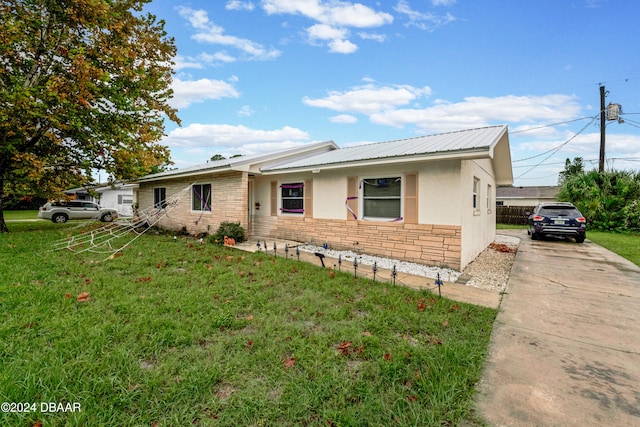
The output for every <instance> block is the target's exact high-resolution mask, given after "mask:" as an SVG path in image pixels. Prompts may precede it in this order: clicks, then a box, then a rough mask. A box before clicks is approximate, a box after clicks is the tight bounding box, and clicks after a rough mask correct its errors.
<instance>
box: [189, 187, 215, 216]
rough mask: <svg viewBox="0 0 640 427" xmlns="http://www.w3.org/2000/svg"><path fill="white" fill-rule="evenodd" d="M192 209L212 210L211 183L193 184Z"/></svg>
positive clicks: (200, 210)
mask: <svg viewBox="0 0 640 427" xmlns="http://www.w3.org/2000/svg"><path fill="white" fill-rule="evenodd" d="M191 210H192V211H199V212H211V184H193V185H192V186H191Z"/></svg>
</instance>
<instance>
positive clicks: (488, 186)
mask: <svg viewBox="0 0 640 427" xmlns="http://www.w3.org/2000/svg"><path fill="white" fill-rule="evenodd" d="M487 212H491V184H487Z"/></svg>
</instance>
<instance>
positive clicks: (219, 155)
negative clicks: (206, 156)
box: [210, 154, 226, 162]
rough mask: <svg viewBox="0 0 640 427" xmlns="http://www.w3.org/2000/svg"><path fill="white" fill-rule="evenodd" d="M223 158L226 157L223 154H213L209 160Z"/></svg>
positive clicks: (213, 160)
mask: <svg viewBox="0 0 640 427" xmlns="http://www.w3.org/2000/svg"><path fill="white" fill-rule="evenodd" d="M224 159H226V157H225V156H223V155H222V154H214V155H213V156H211V159H210V160H211V161H212V162H215V161H218V160H224Z"/></svg>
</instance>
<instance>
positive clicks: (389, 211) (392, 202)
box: [362, 177, 402, 219]
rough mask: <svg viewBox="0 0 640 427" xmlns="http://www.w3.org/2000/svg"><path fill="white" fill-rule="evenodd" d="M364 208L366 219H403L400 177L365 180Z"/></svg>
mask: <svg viewBox="0 0 640 427" xmlns="http://www.w3.org/2000/svg"><path fill="white" fill-rule="evenodd" d="M362 183H363V193H362V194H363V202H362V208H363V213H364V216H365V218H381V219H382V218H384V219H398V218H400V217H402V213H401V210H402V208H401V197H402V180H401V178H399V177H393V178H375V179H365V180H363V181H362Z"/></svg>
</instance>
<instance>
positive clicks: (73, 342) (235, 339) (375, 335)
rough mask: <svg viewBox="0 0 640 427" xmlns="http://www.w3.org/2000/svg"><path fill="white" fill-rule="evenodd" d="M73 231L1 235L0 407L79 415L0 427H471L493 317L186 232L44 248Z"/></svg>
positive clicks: (19, 226)
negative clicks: (108, 251)
mask: <svg viewBox="0 0 640 427" xmlns="http://www.w3.org/2000/svg"><path fill="white" fill-rule="evenodd" d="M76 227H77V225H76V224H66V225H63V226H61V225H56V224H53V223H50V222H44V221H43V222H25V223H14V224H11V230H12V232H11V233H7V234H0V257H1V258H2V260H3V268H2V269H0V315H1V316H2V322H0V400H1V401H7V402H36V403H38V405H39V402H56V403H67V402H69V403H76V402H77V403H79V404H80V405H81V411H80V412H73V413H72V412H67V413H63V412H58V413H49V414H43V413H41V412H40V411H39V410H38V411H36V412H31V413H0V425H25V426H31V425H35V424H36V423H37V422H42V425H43V426H57V425H118V426H156V425H157V426H183V425H200V426H209V425H215V426H232V425H255V426H259V425H265V426H275V425H277V426H294V425H309V426H327V425H330V426H331V425H333V426H338V425H343V426H349V425H394V426H395V425H398V426H402V425H425V426H432V425H438V426H440V425H459V424H461V423H466V424H467V425H482V423H483V422H482V420H481V419H480V418H479V417H478V415H477V414H475V412H474V410H473V397H474V389H475V384H476V382H477V381H478V380H479V378H480V375H481V369H482V365H483V361H484V358H485V354H486V350H487V346H488V342H489V337H490V333H491V329H492V324H493V321H494V319H495V316H496V311H495V310H492V309H488V308H482V307H478V306H473V305H467V304H463V303H456V302H454V301H450V300H447V299H439V298H437V297H436V296H434V295H433V294H431V293H428V292H426V291H415V290H411V289H408V288H403V287H396V286H393V285H391V284H386V283H380V282H377V283H374V282H372V281H370V280H367V279H364V278H357V279H356V278H354V277H353V276H352V275H350V274H347V273H342V274H341V273H339V272H336V274H335V277H331V275H330V274H329V272H328V271H327V270H325V269H322V268H320V267H318V266H316V265H312V264H307V263H299V262H297V261H294V260H291V259H289V260H286V259H283V258H274V257H270V256H267V255H265V254H263V253H258V254H250V253H245V252H241V251H238V250H235V249H230V248H224V247H219V246H214V245H210V244H200V243H199V242H198V241H197V240H195V239H192V238H188V237H185V238H178V239H177V240H175V241H174V239H173V238H172V236H165V235H160V234H147V235H144V236H143V237H141V238H140V239H138V240H136V242H135V243H134V244H132V245H131V246H129V247H128V248H127V249H125V250H124V251H123V253H122V255H121V256H117V257H115V258H113V259H111V260H108V261H102V260H103V259H104V258H105V255H97V254H93V253H90V252H85V253H81V254H74V253H71V252H69V251H66V250H65V251H56V252H49V251H48V250H49V249H50V248H51V246H52V243H53V242H54V241H56V240H57V239H59V238H60V237H63V236H65V235H67V234H68V233H70V232H75V231H77V228H76ZM85 292H86V293H88V299H87V300H86V301H81V300H82V299H83V298H82V297H81V296H82V294H83V293H85ZM79 296H80V297H81V298H80V300H79V299H78V297H79ZM38 409H39V407H38Z"/></svg>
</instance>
